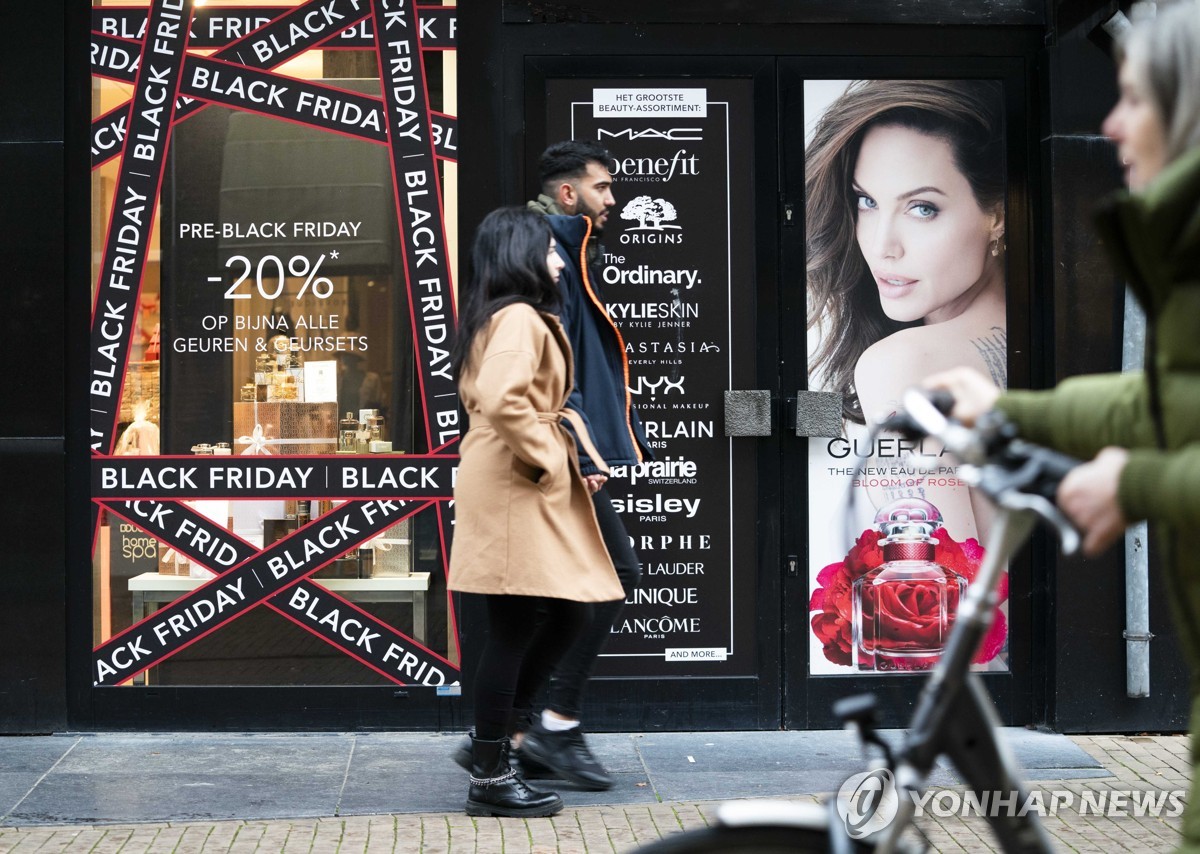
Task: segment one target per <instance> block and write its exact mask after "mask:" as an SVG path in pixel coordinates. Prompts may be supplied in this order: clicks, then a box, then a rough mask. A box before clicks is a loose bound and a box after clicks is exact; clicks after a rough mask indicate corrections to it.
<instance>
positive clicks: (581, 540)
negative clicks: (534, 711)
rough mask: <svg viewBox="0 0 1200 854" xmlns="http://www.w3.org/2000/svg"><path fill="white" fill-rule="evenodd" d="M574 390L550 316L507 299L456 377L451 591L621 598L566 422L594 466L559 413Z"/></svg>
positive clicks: (559, 332)
mask: <svg viewBox="0 0 1200 854" xmlns="http://www.w3.org/2000/svg"><path fill="white" fill-rule="evenodd" d="M572 385H573V368H572V359H571V347H570V344H568V343H567V338H566V334H565V333H564V332H563V328H562V325H561V324H560V323H559V320H558V318H557V317H554V316H553V315H550V314H542V313H540V312H538V311H537V310H536V309H534V308H533V307H532V306H530V305H528V304H526V303H515V304H513V305H509V306H505V307H504V308H502V309H501V310H500V311H498V312H496V313H495V314H494V315H493V316H492V318H491V319H490V321H489V322H488V324H487V325H486V326H485V327H483V328H482V329H481V330H480V331H479V332H478V333H477V334H476V336H475V342H474V343H473V344H472V347H471V358H470V359H469V360H468V364H467V366H466V368H465V369H464V371H463V375H462V376H461V377H460V379H459V394H460V395H461V397H462V402H463V406H464V407H465V408H466V410H467V414H468V415H469V418H470V427H469V430H468V431H467V435H466V436H465V437H464V438H463V440H462V448H461V451H460V453H461V461H460V463H459V467H458V480H457V483H456V484H455V487H454V499H455V524H454V529H455V530H454V546H453V548H452V549H451V552H450V582H449V587H450V589H451V590H457V591H460V592H464V593H490V594H503V595H509V596H548V597H551V598H555V599H571V600H574V601H577V602H607V601H611V600H614V599H621V598H623V597H624V593H623V591H622V590H621V583H620V581H618V579H617V574H616V571H615V570H614V569H613V565H612V559H611V558H610V557H609V555H608V550H607V549H606V548H605V547H604V541H603V539H601V536H600V527H599V525H598V524H597V522H596V511H595V509H594V508H593V506H592V499H591V495H590V494H589V493H588V489H587V484H586V483H585V482H584V480H583V476H582V475H581V474H580V472H579V457H578V453H577V452H576V449H575V439H574V438H573V437H572V436H571V434H570V432H568V430H567V429H566V427H565V426H564V425H563V423H562V422H563V419H564V418H565V419H569V420H571V423H572V426H574V427H575V430H576V433H577V434H578V435H579V436H580V441H581V443H583V444H584V448H585V450H587V451H588V453H589V455H591V456H592V459H599V457H598V456H596V455H595V454H594V449H593V448H592V447H589V446H590V445H591V441H590V437H588V435H587V432H586V430H585V429H584V427H583V423H582V420H581V419H578V417H577V416H575V414H574V413H571V412H568V411H567V410H565V408H564V407H565V405H566V402H567V397H568V395H569V393H570V391H571V388H572ZM602 465H603V463H602ZM604 468H605V469H607V466H604Z"/></svg>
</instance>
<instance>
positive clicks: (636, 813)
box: [625, 806, 662, 845]
mask: <svg viewBox="0 0 1200 854" xmlns="http://www.w3.org/2000/svg"><path fill="white" fill-rule="evenodd" d="M625 820H626V821H627V822H629V830H630V833H632V834H633V841H634V843H635V844H636V845H646V844H648V843H650V842H654V841H655V840H656V839H661V838H662V835H661V834H660V833H659V829H658V825H657V824H655V822H654V818H653V816H651V815H650V810H649V809H646V808H645V807H636V806H635V807H626V808H625Z"/></svg>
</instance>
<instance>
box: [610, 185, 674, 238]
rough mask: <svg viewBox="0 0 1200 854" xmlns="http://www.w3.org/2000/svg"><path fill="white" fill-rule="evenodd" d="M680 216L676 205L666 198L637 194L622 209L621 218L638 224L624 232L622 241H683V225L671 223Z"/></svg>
mask: <svg viewBox="0 0 1200 854" xmlns="http://www.w3.org/2000/svg"><path fill="white" fill-rule="evenodd" d="M678 218H679V213H678V211H676V210H675V206H674V205H673V204H671V203H670V202H668V201H667V200H666V199H655V198H652V197H650V196H635V197H634V198H632V199H630V200H629V201H628V202H627V203H626V204H625V207H624V208H622V209H621V219H623V220H626V221H627V222H636V223H637V225H635V226H631V227H629V228H627V229H625V231H624V232H622V234H621V238H620V239H621V243H623V244H630V243H682V242H683V234H682V232H683V226H681V225H672V224H671V223H673V222H674V221H675V220H676V219H678ZM638 232H642V233H640V234H639V233H638Z"/></svg>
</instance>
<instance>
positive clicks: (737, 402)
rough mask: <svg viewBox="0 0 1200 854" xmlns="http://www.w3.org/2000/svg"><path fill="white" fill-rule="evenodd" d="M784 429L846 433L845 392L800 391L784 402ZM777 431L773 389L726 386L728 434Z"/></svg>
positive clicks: (832, 434) (809, 433) (810, 433)
mask: <svg viewBox="0 0 1200 854" xmlns="http://www.w3.org/2000/svg"><path fill="white" fill-rule="evenodd" d="M783 420H784V429H786V430H792V431H795V434H796V435H797V436H801V437H804V436H815V437H824V438H833V437H835V436H840V435H842V395H841V394H840V393H839V392H835V391H798V392H796V396H795V397H788V398H786V399H785V400H784V403H783ZM773 432H774V424H773V418H772V414H771V392H770V391H768V390H767V389H758V388H755V389H726V391H725V435H726V436H770V435H771V434H772V433H773Z"/></svg>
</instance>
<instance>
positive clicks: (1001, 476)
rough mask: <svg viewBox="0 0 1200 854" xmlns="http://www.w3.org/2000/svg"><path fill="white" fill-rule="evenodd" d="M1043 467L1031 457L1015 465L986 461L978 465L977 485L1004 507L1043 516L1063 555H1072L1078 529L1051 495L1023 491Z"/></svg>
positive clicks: (1076, 544)
mask: <svg viewBox="0 0 1200 854" xmlns="http://www.w3.org/2000/svg"><path fill="white" fill-rule="evenodd" d="M1042 471H1043V463H1042V461H1040V460H1038V459H1035V458H1030V459H1028V460H1026V461H1025V462H1024V464H1022V465H1021V466H1020V467H1019V468H1018V469H1016V470H1013V469H1006V468H1004V466H1002V465H998V464H996V463H989V464H988V465H984V466H980V467H978V468H977V469H976V470H975V472H976V480H977V483H978V486H979V488H980V489H981V490H982V491H983V492H985V493H986V494H987V495H988V496H990V497H991V499H992V500H993V501H995V502H996V504H998V505H999V506H1000V507H1003V508H1005V509H1006V510H1021V511H1026V512H1030V513H1035V514H1036V515H1037V516H1038V517H1039V518H1041V519H1043V520H1045V521H1046V522H1047V523H1048V524H1049V525H1050V527H1051V528H1053V529H1054V533H1055V534H1056V535H1057V536H1058V542H1059V547H1060V548H1061V549H1062V553H1063V554H1064V555H1073V554H1075V552H1077V551H1078V550H1079V546H1080V542H1081V540H1080V537H1079V531H1077V530H1076V529H1075V526H1074V525H1073V524H1071V520H1069V519H1068V518H1067V517H1066V515H1065V514H1064V513H1063V512H1062V510H1060V509H1059V508H1058V505H1057V504H1055V503H1054V500H1053V499H1052V498H1050V497H1047V496H1045V495H1042V494H1041V493H1038V492H1026V491H1024V490H1023V489H1022V487H1025V486H1029V485H1031V484H1032V483H1033V482H1034V481H1035V480H1036V479H1037V478H1038V476H1039V475H1040V474H1041V473H1042Z"/></svg>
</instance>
